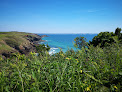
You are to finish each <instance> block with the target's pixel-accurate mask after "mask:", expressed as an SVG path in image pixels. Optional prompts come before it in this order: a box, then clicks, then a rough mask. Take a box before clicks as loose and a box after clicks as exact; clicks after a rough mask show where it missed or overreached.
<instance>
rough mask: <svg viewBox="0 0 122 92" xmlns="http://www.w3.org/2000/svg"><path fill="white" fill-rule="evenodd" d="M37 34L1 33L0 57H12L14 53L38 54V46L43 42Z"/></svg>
mask: <svg viewBox="0 0 122 92" xmlns="http://www.w3.org/2000/svg"><path fill="white" fill-rule="evenodd" d="M42 37H44V36H39V35H37V34H31V33H22V32H0V55H2V56H5V57H10V55H11V54H12V53H21V54H25V55H27V54H29V53H30V52H31V51H34V52H36V45H38V43H39V42H40V41H42V39H41V38H42Z"/></svg>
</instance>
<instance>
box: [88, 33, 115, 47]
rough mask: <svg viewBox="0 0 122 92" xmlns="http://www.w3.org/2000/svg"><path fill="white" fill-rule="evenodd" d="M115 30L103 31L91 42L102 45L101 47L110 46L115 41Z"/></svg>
mask: <svg viewBox="0 0 122 92" xmlns="http://www.w3.org/2000/svg"><path fill="white" fill-rule="evenodd" d="M115 42H116V41H115V39H114V33H113V32H101V33H99V34H98V35H97V36H95V37H94V38H93V39H92V41H90V43H89V44H92V45H93V46H95V47H96V46H97V45H100V47H105V46H109V45H110V44H111V43H115Z"/></svg>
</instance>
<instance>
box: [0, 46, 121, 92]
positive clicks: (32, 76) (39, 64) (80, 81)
mask: <svg viewBox="0 0 122 92" xmlns="http://www.w3.org/2000/svg"><path fill="white" fill-rule="evenodd" d="M121 56H122V49H121V47H120V46H118V45H116V44H115V45H112V46H110V47H108V48H107V47H106V48H104V49H102V48H100V47H93V46H89V49H88V48H82V49H81V50H77V51H74V50H72V49H71V50H68V51H67V52H66V53H63V52H62V51H60V52H59V53H56V54H54V55H49V54H48V52H43V53H40V54H39V56H36V55H35V53H32V52H31V53H30V55H29V56H25V55H20V54H16V55H15V56H13V57H11V58H8V59H6V60H3V59H2V58H0V59H1V61H0V91H1V92H33V91H34V92H68V91H71V92H87V91H89V92H110V91H111V92H112V91H113V92H114V91H117V92H120V91H121V89H122V87H121V86H122V81H121V80H122V59H121Z"/></svg>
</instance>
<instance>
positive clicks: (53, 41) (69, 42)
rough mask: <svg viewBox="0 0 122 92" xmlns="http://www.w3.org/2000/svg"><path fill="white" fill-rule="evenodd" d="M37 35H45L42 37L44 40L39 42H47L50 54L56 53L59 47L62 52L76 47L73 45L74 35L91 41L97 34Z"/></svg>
mask: <svg viewBox="0 0 122 92" xmlns="http://www.w3.org/2000/svg"><path fill="white" fill-rule="evenodd" d="M39 35H47V36H48V37H44V38H42V39H43V40H45V42H41V43H40V44H45V45H46V44H48V45H49V46H50V47H51V49H50V51H49V53H50V54H53V53H57V52H59V51H60V48H61V49H62V51H63V52H66V51H67V50H68V49H71V48H72V49H74V50H76V48H75V47H74V46H73V42H74V39H75V38H76V37H79V36H82V37H85V38H86V39H87V42H89V40H90V41H91V40H92V39H93V37H94V36H96V35H97V34H39Z"/></svg>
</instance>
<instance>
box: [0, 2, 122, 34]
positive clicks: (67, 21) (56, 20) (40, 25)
mask: <svg viewBox="0 0 122 92" xmlns="http://www.w3.org/2000/svg"><path fill="white" fill-rule="evenodd" d="M117 27H120V28H122V0H0V31H21V32H31V33H99V32H102V31H113V32H114V30H115V29H116V28H117Z"/></svg>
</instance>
